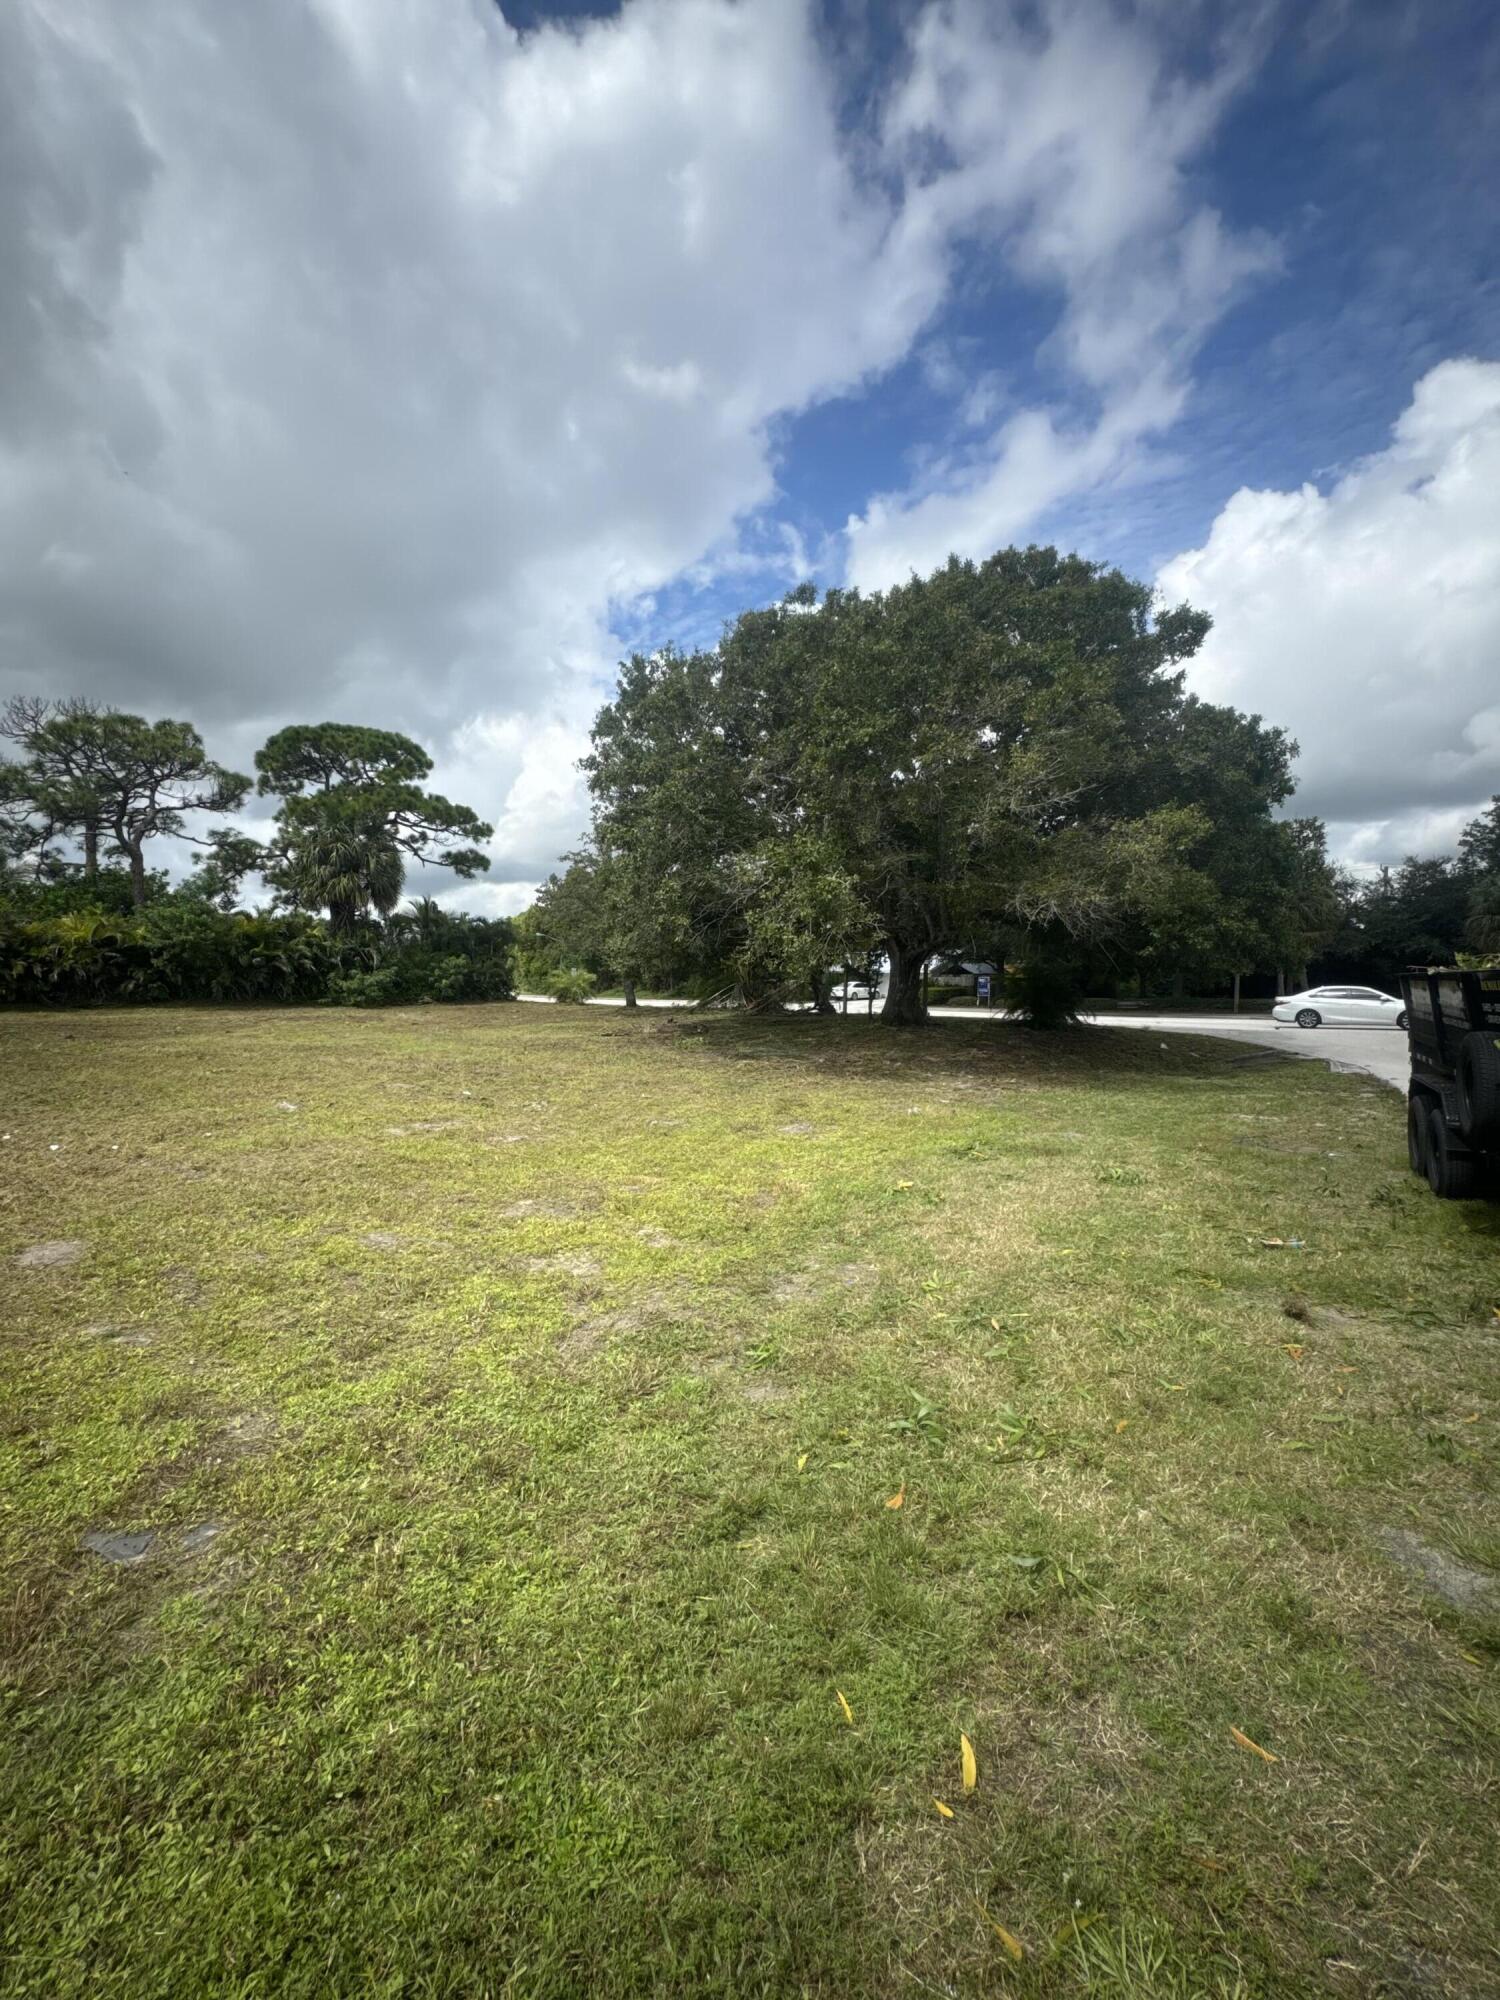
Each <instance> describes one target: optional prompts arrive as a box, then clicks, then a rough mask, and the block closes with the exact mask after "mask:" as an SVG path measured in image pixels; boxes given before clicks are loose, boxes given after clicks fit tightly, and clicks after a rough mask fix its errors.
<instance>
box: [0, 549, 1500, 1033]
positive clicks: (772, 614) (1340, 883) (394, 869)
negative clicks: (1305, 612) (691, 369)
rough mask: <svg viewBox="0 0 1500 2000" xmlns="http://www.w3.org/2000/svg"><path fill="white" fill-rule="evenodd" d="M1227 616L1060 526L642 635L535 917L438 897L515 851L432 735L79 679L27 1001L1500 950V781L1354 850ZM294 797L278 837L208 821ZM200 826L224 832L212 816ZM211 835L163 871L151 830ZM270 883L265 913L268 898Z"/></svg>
mask: <svg viewBox="0 0 1500 2000" xmlns="http://www.w3.org/2000/svg"><path fill="white" fill-rule="evenodd" d="M1207 630H1208V620H1207V619H1206V618H1205V617H1204V616H1203V615H1202V614H1201V613H1199V612H1196V611H1194V610H1193V609H1191V608H1190V607H1189V606H1186V605H1181V606H1177V607H1175V608H1171V609H1166V610H1162V609H1159V608H1157V607H1156V606H1155V605H1154V603H1153V600H1152V594H1151V591H1150V590H1149V588H1148V587H1147V586H1146V585H1144V584H1141V583H1137V582H1134V581H1132V580H1131V579H1130V578H1128V577H1126V576H1124V575H1122V574H1121V573H1120V572H1119V571H1118V570H1113V569H1108V568H1106V567H1104V566H1103V565H1101V564H1097V563H1091V562H1087V561H1085V560H1084V559H1083V558H1081V557H1079V556H1069V555H1062V554H1059V552H1058V551H1057V550H1055V549H1051V548H1027V549H1004V550H1001V551H1000V552H999V553H998V554H996V555H994V556H991V557H990V558H989V559H988V560H987V561H985V562H983V563H978V564H976V563H972V562H960V561H959V560H957V559H956V558H954V559H952V560H950V561H949V562H948V563H947V564H946V565H945V566H944V567H943V568H942V569H940V570H938V571H936V572H935V573H934V574H933V575H931V576H929V577H926V578H918V577H913V578H912V579H911V581H910V582H909V583H907V584H904V585H901V586H899V587H898V588H896V589H892V590H889V591H884V592H876V593H873V594H871V595H869V596H866V595H863V594H861V593H860V592H859V591H852V590H851V591H845V590H832V591H829V592H828V593H827V594H826V595H825V596H823V597H822V598H821V599H819V598H818V596H817V594H816V593H815V592H814V591H813V589H812V588H811V586H802V587H800V588H799V589H797V590H795V591H793V592H791V593H790V594H789V595H788V596H787V597H786V598H785V599H784V600H783V601H782V602H781V603H780V604H777V605H773V606H771V607H769V608H767V609H763V610H756V611H749V612H746V613H745V614H744V615H743V616H742V617H740V618H739V619H738V620H737V621H736V622H735V623H734V625H733V626H731V627H730V628H729V629H728V630H727V631H726V632H725V633H724V635H723V636H722V638H721V640H720V641H719V643H718V644H717V645H716V646H713V647H709V648H701V649H698V650H696V651H693V652H680V651H678V650H676V649H673V648H670V647H669V648H666V649H663V650H662V651H660V652H657V653H652V654H649V655H648V654H639V653H638V654H635V655H633V656H632V657H631V658H630V659H629V660H628V661H626V662H625V664H624V666H623V667H622V669H621V674H620V682H619V688H618V691H617V693H616V695H615V697H614V699H613V700H612V701H610V702H608V703H607V704H606V705H605V706H604V707H603V708H602V709H601V710H600V712H599V715H598V717H597V719H596V721H595V725H594V730H593V735H592V744H591V749H590V753H589V755H588V757H587V758H586V759H585V769H586V771H587V774H588V780H589V786H590V791H591V794H592V799H593V824H592V829H591V834H590V837H589V840H588V843H587V845H586V847H585V848H584V849H583V850H582V851H581V852H580V853H579V854H577V855H575V856H573V857H571V858H570V862H569V865H568V867H567V868H566V870H565V871H564V872H562V873H560V874H557V875H554V876H552V877H551V878H550V879H549V881H548V882H547V883H546V884H545V885H544V887H543V889H542V891H541V892H540V894H539V896H538V898H537V900H536V902H535V904H534V905H533V907H532V908H531V909H530V910H528V911H527V912H525V913H524V914H523V916H522V917H520V918H519V919H518V920H517V921H516V923H515V924H514V925H513V926H512V925H511V924H509V923H506V922H504V921H485V920H482V919H479V918H475V917H466V916H461V915H455V914H453V913H450V912H447V911H444V910H442V909H440V908H439V907H438V906H437V905H436V904H435V903H432V902H430V901H423V902H418V903H417V904H416V905H415V906H414V907H413V908H412V909H411V910H410V911H406V912H400V913H398V911H397V905H398V903H399V901H400V898H401V894H402V890H403V887H404V883H405V876H406V870H407V868H408V867H409V865H410V863H411V862H412V861H417V862H418V863H436V864H441V865H444V866H446V867H449V868H451V869H453V870H454V871H455V872H456V873H458V874H459V875H461V876H472V875H475V874H477V873H479V872H480V871H482V870H483V869H485V868H487V867H488V865H489V864H488V860H487V858H486V856H485V854H484V852H483V850H482V847H481V846H480V844H479V843H481V842H483V841H484V840H486V839H488V838H489V836H490V834H491V832H492V829H491V828H490V827H489V826H488V825H486V824H485V823H484V822H483V821H482V820H480V819H479V818H478V816H477V815H476V814H475V813H474V812H473V811H472V810H471V809H470V808H469V807H467V806H463V805H458V804H455V803H454V802H453V801H451V800H449V799H445V798H443V797H442V796H441V795H440V794H438V793H436V792H433V791H431V790H429V789H428V788H427V787H426V785H425V783H424V780H426V779H427V778H428V777H429V775H430V773H431V769H432V763H431V759H430V758H429V757H428V756H427V755H426V753H425V752H424V751H423V750H422V748H421V747H420V745H418V744H417V743H415V742H413V741H412V740H411V738H409V737H406V736H402V735H399V734H397V733H395V732H393V731H389V730H382V729H374V728H367V727H361V726H357V725H352V724H346V723H318V724H310V725H300V724H299V725H296V726H293V727H291V728H287V729H282V730H280V731H278V732H277V733H276V734H275V735H274V736H272V737H271V738H270V739H269V741H268V742H267V743H266V744H265V745H264V746H263V747H262V748H261V749H260V750H259V751H258V752H257V753H256V756H255V760H254V761H255V774H254V776H253V777H252V776H251V775H249V774H247V773H241V772H236V771H231V770H228V769H226V768H225V767H223V766H222V765H219V764H217V763H216V762H214V761H213V760H212V759H210V758H209V757H208V755H207V753H206V750H205V748H204V744H203V740H202V738H201V736H200V735H199V733H198V731H197V730H196V729H195V728H194V727H193V726H192V725H191V724H190V723H187V722H181V721H174V720H162V721H156V722H149V721H147V720H146V719H145V718H143V717H141V716H136V715H128V714H123V713H121V712H120V711H118V710H114V709H109V708H103V707H100V706H98V705H96V704H94V703H91V702H86V701H64V702H55V703H47V702H41V701H29V700H18V701H13V702H12V703H11V704H10V706H9V707H8V708H7V709H6V710H5V711H4V713H3V716H0V740H4V741H6V742H7V743H8V744H9V745H10V746H11V751H10V754H9V755H7V756H5V757H3V758H0V998H8V999H11V1000H48V999H51V1000H77V999H107V998H130V999H135V998H138V999H145V998H178V999H191V998H206V999H227V998H244V999H268V998H287V999H308V998H320V997H327V998H333V999H338V1000H344V1001H353V1002H359V1001H362V1002H367V1003H373V1002H377V1001H381V1000H409V999H423V998H427V999H479V998H499V997H504V996H507V995H508V994H509V993H510V991H511V970H510V968H511V961H512V955H513V954H512V946H513V945H514V946H515V956H516V959H517V963H518V965H519V970H520V973H521V977H522V978H523V980H524V981H526V983H528V984H541V985H545V986H546V987H547V988H548V989H549V990H550V991H552V992H553V993H554V994H555V995H556V996H557V997H559V998H563V999H568V998H573V999H576V998H580V997H582V996H583V994H584V993H585V992H586V991H587V990H588V989H589V987H590V986H591V985H592V984H594V983H596V982H599V983H606V984H614V985H619V986H621V987H623V988H624V989H625V992H626V995H627V998H632V997H633V995H634V991H635V988H636V986H637V985H638V984H641V983H647V984H650V985H651V986H653V987H656V988H658V989H662V990H668V991H675V992H686V993H691V994H696V995H697V996H698V997H700V998H703V999H714V998H718V999H723V1000H732V1001H735V1002H738V1003H743V1004H746V1005H750V1006H753V1007H769V1006H776V1005H780V1004H783V1003H784V1002H786V1001H787V1000H791V999H796V1000H811V1001H812V1002H813V1003H814V1004H815V1005H817V1006H818V1007H820V1008H823V1009H827V1008H828V1007H829V1006H830V1005H831V1002H830V997H829V996H830V991H831V989H832V987H833V986H834V984H835V982H836V980H837V979H838V977H839V976H840V975H841V974H842V975H844V976H848V975H849V974H850V973H854V974H856V975H863V976H870V975H872V974H873V972H874V969H875V967H876V966H877V965H879V964H884V965H885V966H886V967H888V969H889V985H888V991H887V997H886V1000H885V1003H884V1009H883V1011H884V1016H885V1018H886V1019H887V1020H888V1021H891V1022H894V1023H897V1024H901V1023H908V1022H913V1021H918V1020H920V1019H922V1018H923V1016H924V1014H925V1011H926V1000H925V994H924V989H923V976H922V975H923V968H924V966H925V965H926V964H927V963H928V962H929V961H930V960H932V959H933V958H935V957H938V956H942V955H948V956H955V957H963V958H968V959H971V960H973V959H982V960H988V961H992V962H994V963H997V964H1003V965H1005V966H1006V967H1007V972H1008V979H1009V985H1010V991H1009V994H1008V996H1007V997H1008V998H1009V999H1010V1000H1011V1002H1012V1004H1014V1005H1016V1006H1018V1007H1019V1008H1020V1010H1021V1011H1022V1012H1024V1013H1025V1014H1027V1015H1028V1016H1029V1017H1030V1018H1031V1019H1033V1020H1034V1021H1036V1022H1038V1023H1055V1022H1057V1021H1060V1020H1064V1019H1066V1018H1068V1016H1069V1014H1070V1012H1071V1011H1072V1010H1073V1009H1074V1007H1075V1006H1076V1004H1077V1002H1078V1001H1079V999H1080V998H1082V997H1083V996H1084V995H1085V994H1100V995H1102V994H1108V993H1110V992H1112V991H1113V992H1129V991H1138V992H1143V993H1152V992H1155V993H1161V992H1166V991H1172V990H1176V991H1179V992H1188V991H1191V992H1195V993H1198V994H1203V993H1207V992H1211V991H1212V990H1214V989H1215V988H1216V987H1219V986H1221V985H1223V984H1224V983H1226V982H1228V981H1230V980H1231V979H1239V978H1242V977H1244V976H1246V975H1255V974H1260V975H1262V976H1263V977H1264V978H1265V980H1266V981H1267V982H1268V983H1269V981H1270V980H1271V978H1272V977H1273V976H1275V977H1279V978H1281V979H1283V980H1285V981H1287V982H1288V983H1290V984H1293V985H1295V984H1299V983H1301V982H1303V981H1304V980H1305V979H1306V978H1307V977H1308V976H1309V974H1312V975H1313V976H1316V977H1346V978H1356V977H1357V978H1360V979H1368V980H1372V981H1375V982H1377V983H1380V984H1384V985H1389V984H1390V983H1392V981H1393V980H1394V979H1395V977H1396V976H1397V974H1398V973H1399V971H1400V969H1401V968H1402V966H1404V965H1406V964H1409V963H1412V962H1416V961H1429V962H1430V961H1434V960H1451V959H1452V958H1453V957H1454V956H1455V954H1457V953H1458V952H1460V951H1464V950H1468V951H1473V952H1478V953H1486V952H1489V953H1500V800H1497V801H1496V802H1495V803H1493V804H1492V805H1491V807H1490V808H1489V810H1488V811H1487V812H1486V813H1485V814H1483V815H1481V816H1480V817H1479V818H1478V819H1476V820H1475V821H1474V823H1473V824H1472V825H1471V826H1470V827H1469V828H1468V829H1467V830H1466V831H1465V833H1464V835H1463V838H1462V840H1461V842H1460V845H1459V849H1458V852H1457V853H1456V854H1455V855H1454V856H1453V857H1451V858H1450V859H1439V860H1418V859H1416V858H1411V859H1408V860H1407V861H1406V862H1404V863H1403V864H1402V865H1401V867H1400V868H1399V869H1396V870H1394V871H1391V870H1382V871H1381V872H1380V873H1379V874H1378V875H1377V876H1375V877H1374V878H1372V879H1369V880H1356V879H1355V878H1354V877H1352V876H1351V875H1350V874H1348V873H1347V872H1341V871H1339V870H1336V869H1335V868H1333V867H1331V866H1330V864H1329V861H1328V857H1327V854H1326V850H1325V843H1324V832H1323V828H1322V826H1321V824H1320V823H1319V822H1318V821H1317V820H1315V819H1310V818H1297V817H1290V816H1286V815H1285V813H1284V808H1285V806H1286V804H1287V801H1288V800H1289V799H1290V797H1291V795H1292V791H1293V780H1292V775H1291V770H1292V761H1293V759H1294V757H1295V755H1296V745H1295V744H1294V743H1292V742H1291V741H1290V740H1289V739H1288V738H1287V736H1286V735H1285V733H1284V732H1283V731H1282V730H1280V729H1278V728H1276V727H1275V726H1274V725H1271V724H1267V723H1265V722H1263V721H1262V720H1261V718H1260V717H1259V716H1253V715H1249V716H1247V715H1242V714H1240V713H1239V712H1238V711H1236V710H1234V709H1231V708H1227V707H1220V706H1216V705H1214V704H1212V703H1207V702H1203V701H1201V700H1199V699H1197V698H1196V697H1195V696H1193V695H1191V694H1189V693H1187V692H1186V689H1185V687H1184V680H1183V673H1182V666H1183V663H1184V662H1185V661H1187V660H1189V659H1190V658H1191V657H1192V655H1193V654H1194V653H1195V652H1196V651H1197V649H1198V647H1199V646H1200V645H1201V644H1202V641H1203V638H1204V635H1205V633H1206V632H1207ZM252 790H253V791H254V792H255V793H256V794H258V795H259V796H261V797H269V798H275V799H276V800H278V801H279V804H278V806H277V808H276V812H275V817H274V831H273V833H272V837H271V838H270V840H269V841H266V842H264V843H262V842H259V841H256V840H254V839H252V838H250V837H249V836H248V835H246V834H244V833H242V832H240V831H239V830H238V829H236V828H234V827H231V826H227V825H223V824H220V825H214V824H213V823H212V821H213V820H214V818H215V817H216V816H219V815H223V814H226V813H231V812H234V811H236V810H237V809H238V808H239V807H241V806H242V805H243V804H244V802H245V800H246V799H247V798H248V797H249V796H250V794H251V792H252ZM200 827H201V828H202V829H203V830H201V831H199V830H197V829H198V828H200ZM167 838H174V839H181V840H186V841H189V842H191V843H192V844H193V845H194V846H195V847H196V849H197V852H196V853H195V855H194V865H193V868H192V872H191V874H190V875H189V877H188V879H187V880H186V881H185V882H183V883H181V884H179V885H178V886H176V887H175V888H174V887H171V886H170V885H169V884H168V882H167V880H166V877H165V876H164V875H163V874H162V872H161V871H160V870H159V869H157V868H153V866H152V861H151V853H152V849H151V843H152V842H159V841H161V840H163V839H167ZM252 877H258V878H260V879H261V880H263V881H264V882H265V884H266V885H267V888H268V889H269V891H270V895H271V908H270V909H269V910H268V911H266V912H260V913H255V914H253V915H252V914H250V913H247V912H245V911H243V910H241V909H240V908H239V903H240V898H241V896H242V893H243V889H244V885H245V883H246V882H247V881H248V880H249V879H250V878H252Z"/></svg>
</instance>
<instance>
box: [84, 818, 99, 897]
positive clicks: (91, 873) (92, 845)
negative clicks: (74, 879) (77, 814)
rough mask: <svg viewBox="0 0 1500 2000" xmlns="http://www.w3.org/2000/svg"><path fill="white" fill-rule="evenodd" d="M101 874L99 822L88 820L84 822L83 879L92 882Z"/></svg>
mask: <svg viewBox="0 0 1500 2000" xmlns="http://www.w3.org/2000/svg"><path fill="white" fill-rule="evenodd" d="M98 873H99V822H98V820H96V819H86V820H85V821H84V822H83V879H84V880H85V881H86V882H92V881H93V880H94V878H95V876H96V875H97V874H98Z"/></svg>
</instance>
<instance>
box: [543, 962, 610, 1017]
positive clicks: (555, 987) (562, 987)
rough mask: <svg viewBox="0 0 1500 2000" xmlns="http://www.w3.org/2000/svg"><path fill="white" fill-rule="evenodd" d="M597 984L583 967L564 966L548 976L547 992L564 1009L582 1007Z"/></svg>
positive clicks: (590, 973)
mask: <svg viewBox="0 0 1500 2000" xmlns="http://www.w3.org/2000/svg"><path fill="white" fill-rule="evenodd" d="M597 984H598V981H597V980H596V979H595V978H594V975H593V973H592V972H586V971H585V970H584V968H583V967H582V966H581V965H564V966H561V967H559V969H558V970H557V971H556V972H549V973H548V975H547V991H548V992H549V993H550V994H551V995H552V997H553V999H554V1000H556V1001H557V1002H558V1004H559V1005H560V1006H564V1007H581V1006H582V1005H583V1003H584V1001H585V1000H587V999H588V997H589V995H590V994H591V993H592V992H593V990H594V988H595V986H596V985H597Z"/></svg>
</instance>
